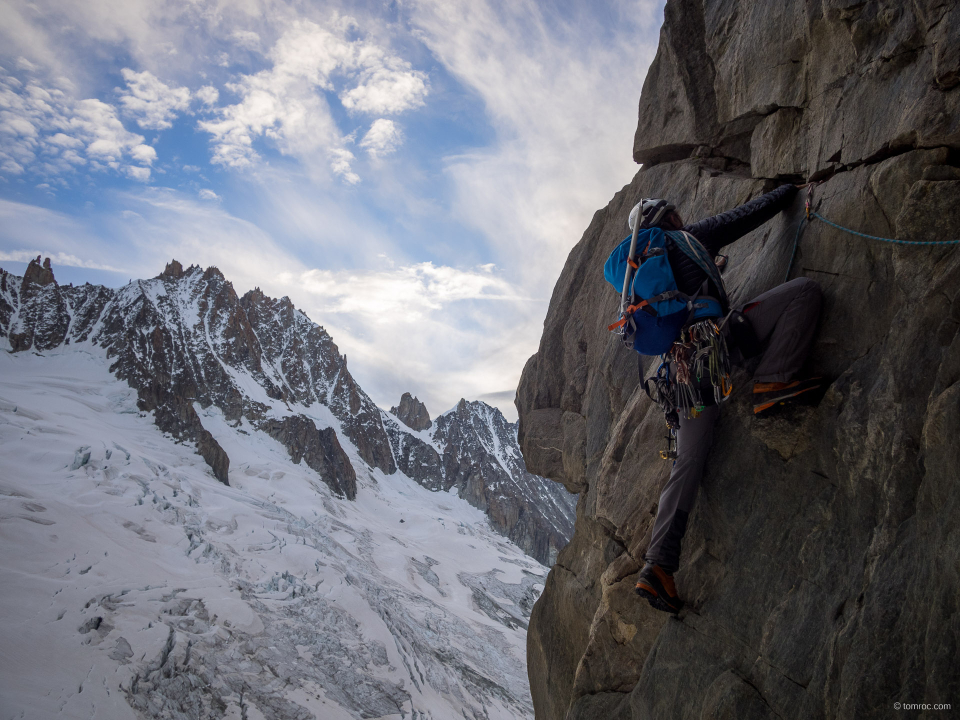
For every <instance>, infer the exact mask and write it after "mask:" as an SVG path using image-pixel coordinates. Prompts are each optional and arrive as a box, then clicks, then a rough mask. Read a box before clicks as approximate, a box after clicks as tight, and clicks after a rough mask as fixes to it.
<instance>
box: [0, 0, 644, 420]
mask: <svg viewBox="0 0 960 720" xmlns="http://www.w3.org/2000/svg"><path fill="white" fill-rule="evenodd" d="M662 18H663V3H662V2H661V0H650V1H647V0H639V1H637V2H618V1H616V0H609V1H608V2H592V3H590V4H589V5H587V4H584V3H578V2H573V1H572V0H569V1H561V0H557V1H555V2H530V1H528V0H514V1H513V2H510V3H504V2H488V1H487V0H409V1H407V0H404V1H402V2H382V1H381V2H343V3H339V2H330V3H326V2H324V3H317V2H312V3H307V2H296V1H293V2H290V1H285V0H236V1H235V2H203V1H202V0H198V1H195V2H186V1H185V0H180V1H177V2H173V1H168V2H164V1H162V0H151V1H149V2H148V1H146V0H88V1H86V2H83V3H76V2H72V1H70V0H35V1H34V2H18V1H14V2H8V1H7V0H0V40H2V42H0V266H2V267H4V268H5V269H7V270H10V271H13V272H17V273H19V272H22V270H23V268H24V267H25V263H26V261H27V260H28V259H29V258H30V257H33V256H36V255H37V254H40V253H42V254H44V255H48V256H50V257H51V258H52V259H53V264H54V271H55V273H56V275H57V278H58V280H59V281H60V282H85V281H89V282H98V283H103V284H107V285H111V286H119V285H121V284H124V283H126V282H127V281H128V280H129V279H131V278H140V277H152V276H155V275H157V274H158V273H159V272H160V271H161V270H162V269H163V267H164V265H165V264H166V262H167V261H169V260H170V259H171V258H176V259H177V260H179V261H181V262H182V263H183V264H184V265H190V264H198V265H201V266H204V267H206V266H209V265H216V266H217V267H219V268H220V269H221V270H222V271H223V272H224V274H225V275H226V276H227V278H228V279H230V280H232V281H233V283H234V286H235V287H236V288H237V290H238V292H241V293H242V292H245V291H246V290H248V289H250V288H252V287H254V286H259V287H261V288H262V289H263V290H264V291H265V292H267V293H268V294H270V295H273V296H277V297H279V296H283V295H288V296H289V297H290V298H291V299H292V300H293V302H294V303H295V304H296V305H297V307H299V308H301V309H303V310H304V311H305V312H306V313H307V314H308V315H309V316H310V317H311V319H313V320H314V321H315V322H318V323H320V324H321V325H323V326H324V327H326V328H327V329H328V330H329V331H330V333H331V334H332V336H333V338H334V340H335V342H336V343H337V344H338V346H339V347H340V349H341V351H342V352H344V353H346V354H347V356H348V359H349V366H350V369H351V372H352V373H353V374H354V376H355V377H356V378H357V380H358V381H359V382H360V384H361V385H362V387H363V388H364V389H365V390H367V392H368V393H370V394H371V395H372V397H373V399H374V401H375V402H377V403H378V404H380V405H381V406H384V407H389V406H390V405H391V404H396V402H397V401H398V400H399V396H400V394H401V393H402V392H404V391H409V392H412V393H414V394H415V395H417V396H419V397H420V398H421V399H422V400H424V401H425V402H426V403H427V407H428V409H429V410H430V412H431V414H433V415H436V414H438V413H439V412H442V411H444V410H447V409H448V408H450V407H452V406H453V405H454V404H455V403H456V402H457V400H458V399H459V398H460V397H467V398H468V399H484V400H487V401H488V402H491V403H492V404H495V405H497V406H499V407H501V409H503V410H504V411H505V412H506V413H507V415H508V417H511V418H515V417H516V412H515V410H514V409H513V406H512V399H513V393H514V390H515V388H516V384H517V382H518V380H519V377H520V372H521V370H522V369H523V364H524V362H525V361H526V360H527V358H528V357H529V356H530V355H531V354H532V353H534V352H535V351H536V349H537V346H538V344H539V340H540V332H541V329H542V323H543V318H544V316H545V314H546V309H547V303H548V302H549V299H550V294H551V292H552V290H553V285H554V283H555V282H556V279H557V277H558V275H559V272H560V269H561V268H562V266H563V262H564V260H565V258H566V256H567V253H568V252H569V250H570V248H572V247H573V245H574V244H575V243H576V242H577V241H578V240H579V239H580V236H581V234H582V233H583V231H584V230H585V229H586V227H587V225H588V223H589V221H590V218H591V216H592V215H593V213H594V212H595V211H596V210H597V209H599V208H601V207H603V206H604V205H605V204H606V203H607V202H608V201H609V199H610V197H611V196H612V195H613V194H614V193H615V192H616V191H617V190H619V189H620V188H621V187H622V186H623V185H624V184H625V183H627V182H628V181H629V180H630V178H631V177H632V176H633V174H634V173H635V172H636V169H637V168H636V166H635V165H634V163H633V161H632V159H631V148H632V141H633V132H634V129H635V126H636V108H637V102H638V99H639V95H640V88H641V86H642V83H643V78H644V75H645V73H646V69H647V67H648V65H649V63H650V62H651V60H652V59H653V56H654V54H655V52H656V44H657V39H658V33H659V26H660V24H661V22H662ZM598 322H599V320H598Z"/></svg>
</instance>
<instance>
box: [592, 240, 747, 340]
mask: <svg viewBox="0 0 960 720" xmlns="http://www.w3.org/2000/svg"><path fill="white" fill-rule="evenodd" d="M632 240H633V236H632V235H631V236H629V237H627V238H626V239H625V240H624V241H623V242H621V243H620V244H619V245H618V246H617V248H616V249H615V250H614V251H613V252H612V253H610V257H608V258H607V262H606V263H605V264H604V266H603V276H604V277H605V278H606V280H607V282H609V283H610V284H611V285H613V287H614V288H616V290H617V291H618V292H622V290H623V286H624V283H625V282H628V283H629V285H628V290H627V293H626V298H627V301H626V302H625V303H624V305H625V306H626V307H621V308H620V319H619V320H618V321H617V322H615V323H614V324H613V325H611V326H609V328H608V329H609V330H610V331H615V330H617V331H619V333H620V335H621V336H622V337H623V341H624V343H625V344H627V345H628V346H631V347H633V349H634V350H636V351H637V352H638V353H640V354H641V355H662V354H664V353H665V352H667V351H668V350H669V349H670V346H671V345H673V343H674V341H675V340H676V339H677V338H678V337H679V336H680V330H681V329H682V328H683V326H684V325H686V324H687V323H690V322H692V321H694V320H699V319H702V318H708V317H721V316H722V315H723V314H724V312H725V308H726V307H727V304H728V302H727V294H726V291H725V289H724V287H723V279H722V278H721V276H720V271H719V270H718V269H717V266H716V264H715V263H714V262H713V258H711V257H710V254H709V253H708V252H707V250H706V248H704V247H703V245H701V244H700V241H699V240H697V239H696V238H695V237H694V236H693V235H691V234H690V233H686V232H683V231H673V230H667V231H664V230H662V229H661V228H659V227H652V228H646V229H643V230H639V231H638V232H637V243H636V249H637V252H636V256H635V257H634V258H632V259H631V258H630V257H629V255H630V245H631V241H632ZM671 244H673V245H675V246H676V247H677V248H679V249H680V250H681V251H682V252H683V253H684V254H685V255H687V256H689V257H690V258H691V259H692V260H693V261H694V262H695V263H697V265H698V266H699V267H700V268H701V269H702V270H703V271H704V272H705V273H706V274H707V277H708V278H710V279H711V280H713V283H714V285H715V286H716V288H717V289H718V291H719V294H720V298H713V297H709V296H706V295H702V294H701V293H702V292H703V291H702V290H701V291H700V292H698V293H697V294H696V295H694V296H693V297H690V296H689V295H686V294H685V293H682V292H680V290H679V289H678V288H677V281H676V279H675V278H674V276H673V268H671V267H670V262H669V260H668V259H667V248H668V247H669V246H670V245H671ZM628 267H630V268H632V275H633V277H632V279H629V278H628V276H627V268H628Z"/></svg>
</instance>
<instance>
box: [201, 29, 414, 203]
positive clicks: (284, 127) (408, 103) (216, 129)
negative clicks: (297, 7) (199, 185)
mask: <svg viewBox="0 0 960 720" xmlns="http://www.w3.org/2000/svg"><path fill="white" fill-rule="evenodd" d="M356 27H357V26H356V24H355V21H353V20H352V19H350V18H341V19H338V21H337V22H336V23H334V24H333V26H332V27H330V28H327V27H322V26H320V25H318V24H316V23H314V22H311V21H307V20H301V21H297V22H294V23H293V24H292V25H291V27H290V28H289V29H288V30H287V31H286V32H285V33H284V34H283V36H282V37H281V38H280V39H279V40H278V41H277V44H276V45H275V46H274V47H273V49H272V50H271V51H270V52H269V53H268V57H269V58H270V60H271V61H272V62H273V66H272V67H271V68H269V69H267V70H261V71H260V72H258V73H255V74H252V75H244V76H242V77H241V78H240V79H239V80H238V81H237V82H234V83H231V84H229V85H228V89H229V90H230V91H231V92H232V93H234V94H236V95H238V96H240V98H241V101H240V102H239V103H236V104H234V105H229V106H227V107H224V108H221V109H220V110H219V111H218V113H217V115H218V117H217V118H216V119H213V120H203V121H201V122H200V123H199V127H200V128H201V129H203V130H205V131H206V132H208V133H210V135H211V136H212V142H213V147H214V152H213V162H215V163H217V164H219V165H224V166H227V167H231V168H237V169H243V168H249V167H251V166H253V165H254V164H255V163H256V161H257V160H258V159H259V153H258V152H257V150H256V148H255V147H254V146H255V143H256V141H258V140H260V139H265V140H267V141H270V142H272V143H274V144H275V145H276V147H277V148H278V149H279V150H280V152H282V153H284V154H286V155H292V156H295V157H298V158H301V159H308V158H309V157H310V156H313V155H316V154H323V155H325V156H326V158H327V162H328V163H329V167H330V169H331V170H332V171H333V173H334V174H335V175H338V176H340V177H341V178H342V179H344V180H345V181H346V182H348V183H351V184H353V183H356V182H358V181H359V179H360V178H359V176H358V175H357V173H356V172H355V171H354V169H353V160H354V159H355V158H354V156H353V153H351V152H350V151H349V150H348V149H347V148H346V147H345V138H344V137H343V135H342V133H341V131H340V129H339V127H338V126H337V123H336V121H335V120H334V118H333V115H332V113H331V109H330V105H329V102H328V101H327V99H326V96H325V93H328V92H329V93H332V92H339V98H340V101H341V102H342V104H343V106H344V107H345V108H347V109H348V110H350V111H352V112H355V113H368V114H370V113H373V114H381V115H382V114H396V113H401V112H403V111H405V110H410V109H412V108H416V107H419V106H421V105H423V103H424V97H425V96H426V94H427V84H426V80H425V76H424V74H423V73H422V72H419V71H415V70H413V69H412V68H411V67H410V65H409V63H407V62H405V61H404V60H402V59H401V58H399V57H396V56H394V55H391V54H389V53H388V52H386V51H385V50H383V49H382V48H380V47H378V46H377V45H375V44H373V43H371V42H368V41H366V40H363V39H357V40H350V39H348V35H349V34H350V33H351V32H354V31H355V30H356ZM377 122H380V121H379V120H378V121H377ZM375 124H376V123H375ZM384 127H385V126H384V125H383V124H382V123H381V125H380V126H379V129H378V130H377V131H375V132H374V140H371V141H370V143H369V144H368V145H366V146H364V147H366V148H367V149H372V151H373V152H374V154H376V153H377V152H380V153H381V154H382V153H383V152H385V151H387V147H388V146H389V147H390V148H391V149H392V148H395V146H396V144H397V143H398V142H399V139H400V136H399V133H397V132H395V131H394V132H393V133H386V132H385V131H384ZM391 127H392V126H391ZM388 134H389V137H387V135H388ZM368 136H369V134H368ZM376 138H379V141H380V144H379V145H377V146H374V145H373V144H372V143H373V142H375V140H376Z"/></svg>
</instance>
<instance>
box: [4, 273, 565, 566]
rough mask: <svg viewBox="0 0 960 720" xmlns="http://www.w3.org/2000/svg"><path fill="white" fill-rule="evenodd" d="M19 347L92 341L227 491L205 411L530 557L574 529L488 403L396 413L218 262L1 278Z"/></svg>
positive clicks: (341, 359)
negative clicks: (485, 527) (428, 498)
mask: <svg viewBox="0 0 960 720" xmlns="http://www.w3.org/2000/svg"><path fill="white" fill-rule="evenodd" d="M3 339H5V340H6V342H8V343H9V346H10V349H11V350H13V351H14V352H17V351H24V350H34V351H39V352H43V351H46V350H53V349H55V348H61V347H64V346H68V345H69V346H70V347H73V346H77V345H82V344H84V343H87V344H88V345H90V346H93V347H97V348H101V349H102V350H104V351H105V352H106V355H107V357H109V358H110V362H111V365H110V370H111V372H112V373H113V374H114V375H115V376H116V377H118V378H119V379H121V380H125V381H126V382H127V383H129V385H130V386H131V387H132V388H134V389H135V390H136V391H137V395H138V407H139V409H140V410H142V411H144V412H151V413H153V418H154V422H155V423H156V425H157V426H158V427H159V428H160V429H161V430H163V431H165V432H168V433H170V434H172V435H173V436H174V437H175V438H177V439H178V440H181V441H186V442H191V443H194V444H195V445H196V448H197V452H198V453H199V454H200V455H201V456H202V457H203V458H204V460H206V462H207V464H208V465H209V466H210V468H211V470H212V471H213V474H214V475H215V476H216V477H217V479H219V480H220V481H222V482H223V483H225V484H228V483H229V479H230V474H231V473H230V458H229V456H228V455H227V452H226V451H225V450H224V449H223V447H221V445H220V444H219V442H218V441H217V439H216V438H214V436H213V435H212V434H211V433H210V432H209V431H208V430H207V429H206V428H205V427H204V422H205V421H204V419H203V417H206V416H205V415H203V411H204V410H206V409H208V408H210V407H211V406H213V407H215V408H217V409H218V410H219V411H220V412H222V414H223V420H224V421H226V422H227V423H228V424H229V425H231V426H232V427H234V428H240V427H241V426H242V427H244V428H246V430H244V431H245V432H246V431H249V430H252V431H254V432H262V433H265V434H266V435H269V436H270V437H271V438H273V439H274V440H276V441H277V442H279V443H280V444H281V445H283V446H284V447H285V448H286V450H287V452H288V453H289V454H290V457H291V459H292V460H293V462H295V463H299V462H301V461H302V462H303V463H305V464H306V465H307V466H308V467H309V468H311V469H312V470H313V471H315V472H316V473H317V474H318V475H319V476H320V478H321V479H322V480H323V482H324V483H326V484H327V486H328V487H330V489H331V490H332V491H333V492H335V493H336V494H337V495H340V496H342V497H345V498H347V499H354V498H355V497H356V493H357V487H358V483H357V474H358V473H357V471H358V469H360V468H361V466H360V465H357V462H358V461H360V462H361V463H363V464H364V465H365V466H366V467H368V468H370V469H371V470H372V469H379V470H381V471H382V472H383V473H384V474H385V475H390V474H392V473H394V472H396V471H397V470H398V469H399V470H401V471H402V472H403V473H404V474H405V475H407V476H408V477H410V478H411V479H413V480H415V481H416V482H418V483H420V484H421V485H423V486H424V487H426V488H428V489H430V490H442V491H447V490H450V489H451V488H454V487H455V488H456V492H457V494H458V495H459V496H460V497H461V498H463V499H464V500H466V501H467V502H469V503H470V504H471V505H473V506H474V507H477V508H479V509H480V510H482V511H484V512H485V513H486V514H487V516H488V517H489V518H490V522H491V524H492V525H493V527H494V528H495V529H496V530H497V531H498V532H500V533H502V534H504V535H506V536H508V537H509V538H511V539H512V540H514V541H515V542H516V543H517V544H518V545H519V546H520V547H521V548H522V549H523V550H524V551H525V552H526V553H528V554H529V555H531V556H532V557H534V558H536V559H537V560H539V561H540V562H542V563H544V564H552V562H553V560H554V559H555V557H556V553H557V551H558V550H559V548H560V547H562V546H563V545H565V544H566V541H567V539H568V538H569V537H570V534H571V533H572V531H573V517H574V500H573V499H572V498H573V496H570V495H568V494H567V493H566V492H565V491H563V490H561V489H560V488H558V487H557V486H556V485H555V484H554V483H552V482H548V481H546V480H544V479H543V478H539V477H537V476H536V475H532V474H531V473H529V472H527V470H526V466H525V465H524V463H523V460H522V458H521V456H520V449H519V446H518V445H517V427H516V425H515V424H513V423H510V422H508V421H507V420H506V419H505V418H504V417H503V415H502V414H501V413H500V412H499V410H497V409H496V408H493V407H491V406H489V405H487V404H486V403H483V402H480V401H468V400H466V399H462V400H460V402H459V403H457V406H456V407H455V408H454V409H453V410H451V411H449V412H447V413H445V414H443V415H441V416H439V417H437V418H436V420H431V418H430V414H429V412H427V408H426V406H425V405H424V404H423V403H422V402H421V401H420V400H419V399H418V398H417V397H415V396H414V395H412V394H411V393H404V394H403V396H402V397H401V398H400V404H399V405H398V406H397V407H394V408H391V412H392V415H391V414H388V413H386V412H383V411H382V410H381V409H380V408H378V407H377V406H376V405H375V404H374V403H373V401H372V400H371V399H370V397H369V396H368V395H367V394H366V393H365V392H364V391H363V389H362V388H361V387H360V386H359V385H358V384H357V382H356V381H355V380H354V379H353V377H352V376H351V375H350V372H349V371H348V370H347V358H346V356H345V355H341V354H340V351H339V350H338V348H337V346H336V344H334V342H333V339H332V338H331V337H330V335H329V334H328V333H327V332H326V331H325V330H324V329H323V328H322V327H320V326H319V325H317V324H316V323H314V322H313V321H312V320H310V318H308V317H307V316H306V315H305V314H304V313H303V312H302V311H300V310H297V309H296V308H295V307H294V305H293V303H292V302H291V301H290V298H288V297H283V298H280V299H274V298H271V297H269V296H267V295H266V294H264V293H263V292H262V291H261V290H260V289H259V288H257V289H254V290H250V291H249V292H247V293H245V294H244V295H243V296H238V294H237V292H236V291H235V290H234V288H233V285H232V284H231V283H230V282H229V281H228V280H227V279H226V278H225V277H224V276H223V274H222V273H221V272H220V270H218V269H217V268H216V267H213V266H211V267H207V268H206V269H204V268H202V267H200V266H198V265H191V266H190V267H189V268H186V269H184V267H183V265H182V264H181V263H180V262H179V261H177V260H171V261H170V262H169V263H167V265H166V267H165V268H164V270H163V272H162V273H160V274H159V275H158V276H157V277H154V278H152V279H148V280H134V281H132V282H130V283H129V284H128V285H126V286H124V287H122V288H119V289H116V290H113V289H110V288H106V287H101V286H97V285H83V286H80V287H74V286H73V285H65V286H63V287H61V286H59V285H58V284H57V283H56V281H55V280H54V279H53V270H52V269H51V267H50V263H49V262H46V263H42V262H41V261H40V259H39V258H38V259H36V260H34V261H32V262H31V263H30V266H29V268H28V272H27V273H26V274H25V277H23V278H20V277H16V276H13V275H11V274H9V273H6V272H4V271H2V270H0V340H3Z"/></svg>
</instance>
